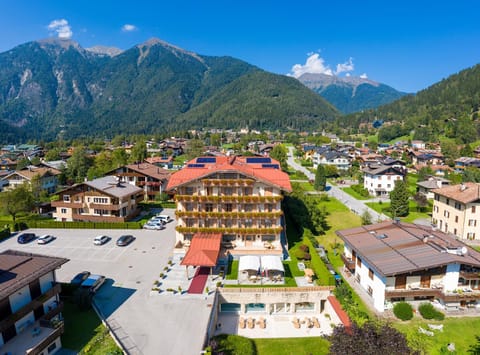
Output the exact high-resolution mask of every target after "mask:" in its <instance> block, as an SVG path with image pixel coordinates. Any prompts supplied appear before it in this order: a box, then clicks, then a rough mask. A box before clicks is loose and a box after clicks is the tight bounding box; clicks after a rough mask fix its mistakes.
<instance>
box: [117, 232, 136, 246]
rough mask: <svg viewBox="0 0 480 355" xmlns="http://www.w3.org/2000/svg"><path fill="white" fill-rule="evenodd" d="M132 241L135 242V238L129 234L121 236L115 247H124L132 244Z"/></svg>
mask: <svg viewBox="0 0 480 355" xmlns="http://www.w3.org/2000/svg"><path fill="white" fill-rule="evenodd" d="M134 240H135V237H134V236H133V235H130V234H126V235H122V236H120V238H118V239H117V245H118V246H119V247H124V246H127V245H128V244H130V243H131V242H133V241H134Z"/></svg>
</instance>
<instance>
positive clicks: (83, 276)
mask: <svg viewBox="0 0 480 355" xmlns="http://www.w3.org/2000/svg"><path fill="white" fill-rule="evenodd" d="M89 276H90V271H82V272H79V273H78V274H76V275H75V277H74V278H73V279H72V280H71V281H70V283H71V284H72V285H80V284H81V283H82V282H83V281H85V280H86V279H87V277H89Z"/></svg>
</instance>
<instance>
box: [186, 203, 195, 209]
mask: <svg viewBox="0 0 480 355" xmlns="http://www.w3.org/2000/svg"><path fill="white" fill-rule="evenodd" d="M185 211H193V203H191V202H187V203H185Z"/></svg>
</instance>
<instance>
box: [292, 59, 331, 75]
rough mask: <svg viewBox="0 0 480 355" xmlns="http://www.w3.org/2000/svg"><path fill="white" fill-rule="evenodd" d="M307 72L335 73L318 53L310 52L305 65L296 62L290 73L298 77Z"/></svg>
mask: <svg viewBox="0 0 480 355" xmlns="http://www.w3.org/2000/svg"><path fill="white" fill-rule="evenodd" d="M305 73H311V74H326V75H333V72H332V69H330V67H329V66H328V65H325V60H324V59H323V58H322V57H320V54H318V53H313V54H310V55H309V57H308V58H307V61H306V62H305V64H303V65H302V64H295V65H294V66H293V67H292V69H291V71H290V74H288V75H290V76H293V77H295V78H298V77H300V76H301V75H302V74H305Z"/></svg>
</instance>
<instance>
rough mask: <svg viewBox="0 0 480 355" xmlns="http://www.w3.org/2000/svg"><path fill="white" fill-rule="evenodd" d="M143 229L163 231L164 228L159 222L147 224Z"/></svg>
mask: <svg viewBox="0 0 480 355" xmlns="http://www.w3.org/2000/svg"><path fill="white" fill-rule="evenodd" d="M143 229H153V230H161V229H165V226H164V225H163V223H161V222H151V221H150V222H147V223H145V224H144V225H143Z"/></svg>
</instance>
